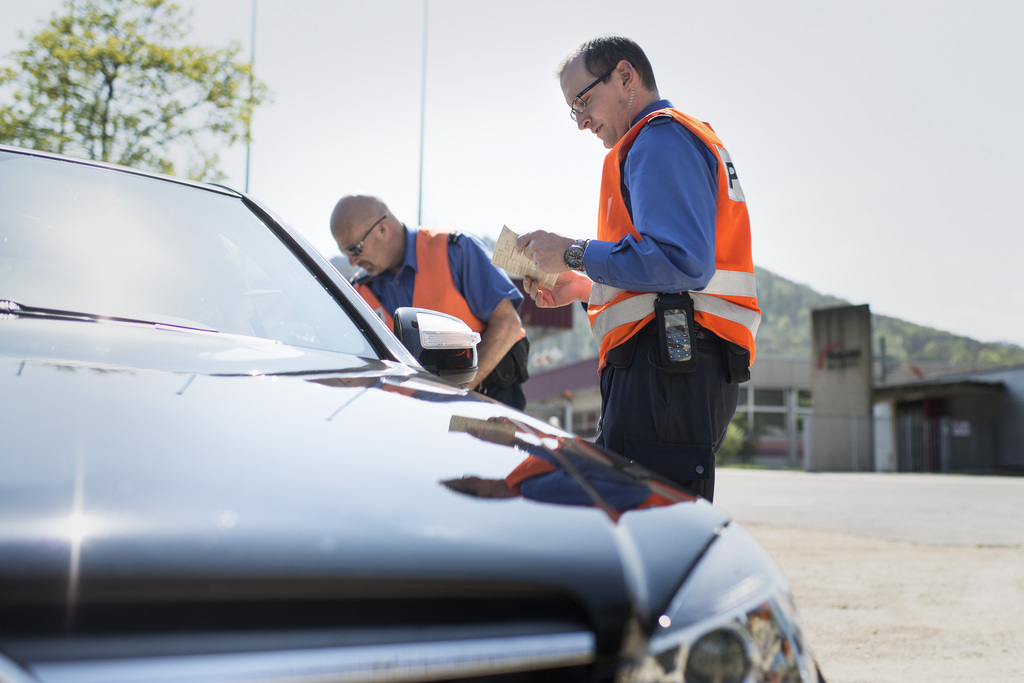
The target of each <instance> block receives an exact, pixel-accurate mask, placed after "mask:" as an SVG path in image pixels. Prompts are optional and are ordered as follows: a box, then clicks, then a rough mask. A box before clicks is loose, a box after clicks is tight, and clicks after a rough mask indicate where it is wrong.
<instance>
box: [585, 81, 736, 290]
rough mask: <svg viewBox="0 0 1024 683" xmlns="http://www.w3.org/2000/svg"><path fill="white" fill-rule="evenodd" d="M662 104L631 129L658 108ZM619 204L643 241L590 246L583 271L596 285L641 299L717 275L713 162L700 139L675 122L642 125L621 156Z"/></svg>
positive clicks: (662, 104)
mask: <svg viewBox="0 0 1024 683" xmlns="http://www.w3.org/2000/svg"><path fill="white" fill-rule="evenodd" d="M669 107H672V103H671V102H669V101H668V100H659V101H657V102H654V103H653V104H651V105H649V106H648V107H646V108H645V109H644V110H643V111H641V112H640V113H639V114H638V115H637V116H636V118H634V120H633V123H636V121H639V120H640V119H642V118H643V117H644V116H646V115H647V114H649V113H651V112H652V111H656V110H658V109H666V108H669ZM622 179H623V186H624V190H623V197H624V199H625V200H626V208H627V209H629V213H630V216H631V217H632V219H633V226H634V227H635V228H636V230H637V232H639V233H640V234H641V235H642V236H643V240H641V241H639V242H638V241H637V240H636V239H634V238H633V236H632V235H627V236H626V237H625V238H624V239H622V240H620V241H619V242H617V243H611V242H597V241H593V242H591V243H590V244H589V245H588V246H587V251H586V254H585V255H584V261H583V264H584V267H585V269H586V273H587V275H588V276H589V277H590V278H591V279H593V280H594V281H596V282H601V283H603V284H607V285H611V286H612V287H619V288H621V289H631V290H635V291H641V292H682V291H688V290H691V289H696V290H700V289H702V288H703V287H704V286H705V285H707V283H708V281H709V280H710V279H711V276H712V275H714V274H715V221H716V216H717V211H716V203H717V198H718V160H717V159H716V157H715V154H714V152H712V151H711V150H710V149H708V147H707V145H705V144H704V143H703V142H702V141H701V139H700V138H698V137H697V136H696V135H694V134H693V133H692V132H690V130H689V129H688V128H686V127H685V126H683V125H681V124H679V123H677V122H676V121H675V120H672V119H655V120H654V121H652V122H650V123H648V124H647V125H646V126H644V129H643V130H642V131H641V132H640V133H639V134H638V135H637V136H636V139H635V140H634V142H633V146H632V148H631V149H630V151H629V154H627V155H626V163H625V166H624V168H623V170H622Z"/></svg>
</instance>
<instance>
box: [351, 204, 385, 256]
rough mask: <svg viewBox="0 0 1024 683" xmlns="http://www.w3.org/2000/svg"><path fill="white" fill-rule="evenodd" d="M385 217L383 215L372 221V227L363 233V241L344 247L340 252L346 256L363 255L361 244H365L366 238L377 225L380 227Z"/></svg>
mask: <svg viewBox="0 0 1024 683" xmlns="http://www.w3.org/2000/svg"><path fill="white" fill-rule="evenodd" d="M387 217H388V215H387V214H384V215H383V216H381V217H380V218H378V219H377V220H376V221H374V222H373V225H371V226H370V229H369V230H367V231H366V232H365V233H363V239H361V240H359V241H358V242H356V243H355V244H353V245H352V246H351V247H345V248H344V249H342V251H343V252H345V254H347V255H348V256H359V255H360V254H362V253H363V242H365V241H366V238H367V237H369V236H370V233H371V232H373V229H374V228H376V227H377V226H378V225H380V222H381V221H382V220H384V219H385V218H387Z"/></svg>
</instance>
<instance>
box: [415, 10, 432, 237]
mask: <svg viewBox="0 0 1024 683" xmlns="http://www.w3.org/2000/svg"><path fill="white" fill-rule="evenodd" d="M429 5H430V0H423V59H422V60H421V62H422V68H423V73H422V75H421V77H420V170H419V189H418V192H417V200H416V225H417V226H420V225H423V138H424V129H425V125H426V124H425V122H426V112H427V11H428V9H429Z"/></svg>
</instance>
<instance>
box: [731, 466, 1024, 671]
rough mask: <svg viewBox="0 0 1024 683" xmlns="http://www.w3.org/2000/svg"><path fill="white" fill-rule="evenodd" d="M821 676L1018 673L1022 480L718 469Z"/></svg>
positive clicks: (1022, 615) (1023, 660)
mask: <svg viewBox="0 0 1024 683" xmlns="http://www.w3.org/2000/svg"><path fill="white" fill-rule="evenodd" d="M717 480H718V481H717V482H716V486H715V489H716V491H715V505H716V506H717V507H722V508H723V509H725V510H726V511H728V512H729V513H730V514H731V515H732V516H733V517H734V518H735V519H736V520H737V521H739V522H740V523H742V524H743V526H744V527H745V528H746V529H747V530H749V531H750V532H751V534H752V535H753V536H754V537H755V538H757V539H758V541H760V542H761V544H762V545H764V546H765V548H767V549H768V551H769V552H770V553H771V554H772V555H773V556H774V557H775V560H776V561H777V562H778V563H779V565H780V566H781V567H782V569H783V571H784V572H785V574H786V576H787V578H788V579H789V581H790V586H791V588H792V590H793V595H794V597H795V599H796V602H797V606H798V608H799V609H800V611H801V614H802V616H803V622H804V631H805V634H806V636H807V640H808V642H809V644H810V646H811V649H812V650H813V651H814V653H815V655H816V658H817V660H818V663H819V665H820V667H821V670H822V673H823V674H824V675H825V678H826V680H827V681H828V683H890V682H891V683H906V682H908V681H914V682H916V681H928V682H929V683H954V682H957V683H959V682H961V681H964V682H966V681H971V682H974V681H985V682H986V683H988V682H999V683H1002V682H1004V681H1024V479H1022V478H999V477H956V476H943V475H891V474H890V475H885V474H880V475H879V474H874V475H872V474H849V475H842V474H828V475H824V474H821V475H816V474H811V473H805V472H765V471H761V472H751V471H730V470H728V469H723V470H719V473H718V474H717Z"/></svg>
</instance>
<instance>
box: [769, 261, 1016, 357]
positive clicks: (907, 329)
mask: <svg viewBox="0 0 1024 683" xmlns="http://www.w3.org/2000/svg"><path fill="white" fill-rule="evenodd" d="M754 274H755V276H756V278H757V300H758V303H759V304H760V306H761V309H762V310H761V327H760V328H759V329H758V331H757V353H758V355H760V354H765V355H770V356H810V354H811V310H813V309H816V308H831V307H835V306H848V305H850V304H849V302H848V301H845V300H843V299H839V298H836V297H833V296H828V295H825V294H819V293H818V292H816V291H814V290H813V289H811V288H810V287H808V286H806V285H800V284H796V283H795V282H791V281H789V280H787V279H785V278H783V277H780V276H778V275H776V274H775V273H772V272H771V271H770V270H768V269H766V268H761V267H757V266H755V268H754ZM871 329H872V337H873V338H874V342H875V356H876V358H880V356H881V354H880V346H881V340H882V339H884V340H885V342H884V343H885V351H886V356H887V357H889V358H891V359H893V360H895V361H897V362H900V363H915V364H920V365H929V366H937V365H941V366H946V367H960V368H984V367H996V366H1005V365H1018V364H1024V347H1020V346H1016V345H1014V344H1000V343H985V342H979V341H976V340H974V339H971V338H970V337H961V336H957V335H955V334H951V333H949V332H943V331H942V330H936V329H933V328H931V327H923V326H921V325H914V324H913V323H908V322H906V321H903V320H900V319H899V318H890V317H888V316H884V315H875V314H872V316H871Z"/></svg>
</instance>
